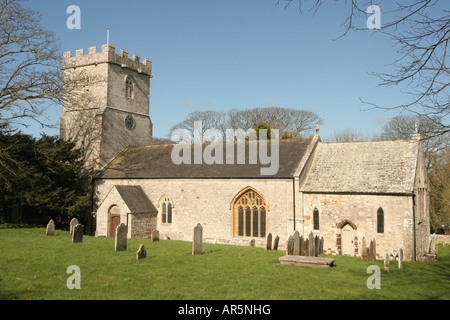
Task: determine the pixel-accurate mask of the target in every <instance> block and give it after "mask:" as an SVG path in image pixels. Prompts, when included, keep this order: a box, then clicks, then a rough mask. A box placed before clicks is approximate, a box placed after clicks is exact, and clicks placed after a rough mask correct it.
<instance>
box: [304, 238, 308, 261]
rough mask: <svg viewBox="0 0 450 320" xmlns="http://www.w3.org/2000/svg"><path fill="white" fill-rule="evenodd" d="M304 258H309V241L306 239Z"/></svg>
mask: <svg viewBox="0 0 450 320" xmlns="http://www.w3.org/2000/svg"><path fill="white" fill-rule="evenodd" d="M305 256H306V257H309V239H308V238H306V240H305Z"/></svg>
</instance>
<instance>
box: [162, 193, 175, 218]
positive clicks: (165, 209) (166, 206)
mask: <svg viewBox="0 0 450 320" xmlns="http://www.w3.org/2000/svg"><path fill="white" fill-rule="evenodd" d="M172 209H173V204H172V199H170V197H168V196H164V197H163V198H162V200H161V222H162V223H172Z"/></svg>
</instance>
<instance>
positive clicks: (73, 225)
mask: <svg viewBox="0 0 450 320" xmlns="http://www.w3.org/2000/svg"><path fill="white" fill-rule="evenodd" d="M79 223H80V222H79V221H78V219H77V218H73V219H72V220H70V235H73V228H74V227H75V226H76V225H77V224H79Z"/></svg>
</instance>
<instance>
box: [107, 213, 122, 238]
mask: <svg viewBox="0 0 450 320" xmlns="http://www.w3.org/2000/svg"><path fill="white" fill-rule="evenodd" d="M119 224H120V211H119V207H117V206H112V207H111V209H109V236H110V237H112V238H114V237H115V236H116V228H117V226H118V225H119Z"/></svg>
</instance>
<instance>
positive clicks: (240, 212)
mask: <svg viewBox="0 0 450 320" xmlns="http://www.w3.org/2000/svg"><path fill="white" fill-rule="evenodd" d="M266 212H267V208H266V203H265V201H264V199H263V198H262V197H261V196H260V195H259V194H258V193H256V192H255V191H253V190H252V189H250V190H248V191H247V192H245V193H243V194H242V195H241V196H240V197H239V198H238V199H237V200H236V201H235V203H234V215H233V227H234V235H235V236H238V237H244V236H245V237H255V238H260V237H265V236H266V225H267V224H266V219H267V215H266Z"/></svg>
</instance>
